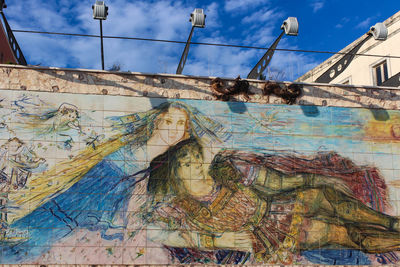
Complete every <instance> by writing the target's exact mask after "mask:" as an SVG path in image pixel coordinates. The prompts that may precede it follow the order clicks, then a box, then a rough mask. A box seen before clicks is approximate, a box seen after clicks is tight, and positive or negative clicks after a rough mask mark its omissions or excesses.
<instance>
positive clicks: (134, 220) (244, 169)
mask: <svg viewBox="0 0 400 267" xmlns="http://www.w3.org/2000/svg"><path fill="white" fill-rule="evenodd" d="M0 101H1V102H0V115H1V119H0V139H1V140H0V141H1V143H0V244H1V247H2V253H1V254H0V261H1V263H53V264H55V263H57V264H68V263H70V264H71V263H72V264H74V263H86V264H100V263H103V264H111V263H115V264H118V263H119V264H140V263H143V264H155V263H159V264H160V263H162V264H166V263H175V264H179V263H186V264H190V263H215V264H263V263H265V264H267V263H268V264H308V263H316V264H331V265H332V264H340V265H343V264H360V265H361V264H363V265H365V264H393V263H396V262H397V261H398V260H399V259H398V256H397V254H396V251H397V250H399V249H400V219H399V218H398V217H396V216H397V215H398V214H397V212H398V210H399V209H398V208H399V207H400V206H399V204H398V202H397V200H398V198H397V196H398V192H399V190H400V189H398V188H399V187H400V167H398V166H397V165H396V162H397V161H398V160H399V159H400V126H399V125H400V123H399V121H400V120H399V119H400V112H398V111H387V112H386V113H387V114H386V115H387V117H386V119H385V120H380V119H379V118H377V116H376V112H374V111H373V110H368V109H350V108H338V107H318V108H317V107H307V106H287V105H264V104H254V103H248V104H243V103H235V102H232V103H229V105H228V103H226V102H215V101H203V100H179V101H178V100H172V99H170V100H166V99H155V98H153V99H151V101H150V99H149V98H145V97H142V98H140V97H137V98H132V97H121V96H89V95H72V94H71V95H70V94H51V93H36V94H34V93H31V94H29V93H26V92H25V93H22V92H11V91H1V94H0ZM235 105H245V109H244V110H243V108H240V109H238V110H240V112H236V111H235Z"/></svg>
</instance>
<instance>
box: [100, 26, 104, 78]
mask: <svg viewBox="0 0 400 267" xmlns="http://www.w3.org/2000/svg"><path fill="white" fill-rule="evenodd" d="M100 42H101V68H102V70H104V50H103V20H101V19H100Z"/></svg>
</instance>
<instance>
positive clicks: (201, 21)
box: [176, 8, 206, 74]
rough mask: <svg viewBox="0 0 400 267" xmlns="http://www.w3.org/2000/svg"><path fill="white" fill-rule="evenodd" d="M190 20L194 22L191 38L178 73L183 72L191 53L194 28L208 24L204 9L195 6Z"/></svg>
mask: <svg viewBox="0 0 400 267" xmlns="http://www.w3.org/2000/svg"><path fill="white" fill-rule="evenodd" d="M189 21H190V22H191V23H192V29H191V30H190V34H189V38H188V40H187V41H186V45H185V49H184V50H183V53H182V56H181V60H180V61H179V65H178V68H177V69H176V74H182V70H183V68H184V67H185V63H186V59H187V56H188V53H189V46H190V40H191V39H192V35H193V30H194V28H196V27H197V28H204V27H205V26H206V15H205V14H204V11H203V9H201V8H195V9H194V11H193V12H192V13H191V14H190V19H189Z"/></svg>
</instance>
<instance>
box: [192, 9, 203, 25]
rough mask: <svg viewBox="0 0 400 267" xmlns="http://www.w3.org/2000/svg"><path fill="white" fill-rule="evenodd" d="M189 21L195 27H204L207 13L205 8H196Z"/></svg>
mask: <svg viewBox="0 0 400 267" xmlns="http://www.w3.org/2000/svg"><path fill="white" fill-rule="evenodd" d="M189 21H190V22H191V23H192V26H193V27H198V28H204V27H205V26H206V15H205V14H204V11H203V9H201V8H195V9H194V11H193V12H192V13H191V14H190V19H189Z"/></svg>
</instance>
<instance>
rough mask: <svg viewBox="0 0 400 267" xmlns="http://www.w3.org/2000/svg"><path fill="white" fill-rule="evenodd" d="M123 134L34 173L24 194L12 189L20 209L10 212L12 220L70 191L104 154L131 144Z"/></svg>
mask: <svg viewBox="0 0 400 267" xmlns="http://www.w3.org/2000/svg"><path fill="white" fill-rule="evenodd" d="M121 137H122V136H118V137H115V138H113V139H112V140H109V141H107V142H105V143H102V144H99V145H98V146H96V149H93V148H92V147H91V146H88V147H86V149H85V150H83V151H82V152H81V153H80V154H79V155H77V156H76V157H74V158H73V159H72V160H68V161H64V162H61V163H58V164H56V166H55V167H53V168H52V169H50V170H48V171H46V172H45V173H43V174H39V175H38V176H36V177H35V176H33V179H32V180H31V181H30V183H28V190H29V192H25V194H22V193H21V192H10V193H9V195H8V198H9V200H10V202H11V203H13V204H12V205H13V206H17V207H18V209H17V210H15V211H12V212H9V213H8V221H9V223H12V222H14V221H16V220H17V219H20V218H22V217H24V216H26V215H27V214H29V213H31V212H32V211H33V210H35V209H36V208H37V207H39V206H41V205H43V204H44V203H46V202H47V201H48V200H50V199H51V198H52V197H54V196H56V195H59V194H60V193H63V192H65V191H66V190H68V189H69V188H70V187H71V186H73V185H74V184H75V183H77V182H78V181H79V180H80V179H81V178H82V177H83V176H84V175H85V174H86V173H87V172H88V171H89V170H90V169H91V168H93V167H94V166H95V165H96V164H97V163H99V162H100V161H101V160H103V158H104V157H106V156H107V155H109V154H111V153H113V152H115V151H116V150H118V149H119V148H121V147H123V146H124V145H126V144H127V143H128V141H127V140H123V138H121Z"/></svg>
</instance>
